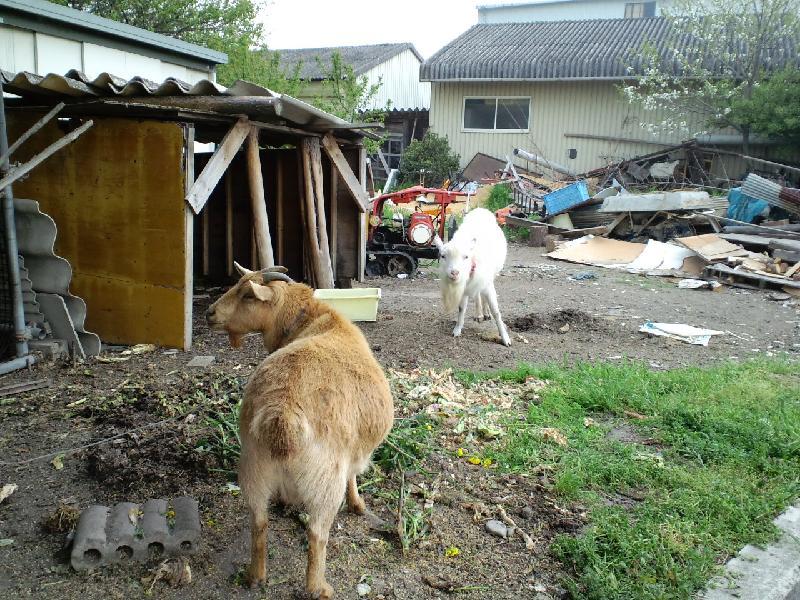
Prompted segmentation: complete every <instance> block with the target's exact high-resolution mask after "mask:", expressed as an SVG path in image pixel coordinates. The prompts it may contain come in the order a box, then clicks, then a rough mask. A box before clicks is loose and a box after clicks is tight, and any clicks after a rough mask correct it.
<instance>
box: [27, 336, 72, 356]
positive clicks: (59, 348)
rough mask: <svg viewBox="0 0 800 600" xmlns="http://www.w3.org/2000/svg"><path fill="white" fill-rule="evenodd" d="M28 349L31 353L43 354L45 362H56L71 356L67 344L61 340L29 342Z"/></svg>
mask: <svg viewBox="0 0 800 600" xmlns="http://www.w3.org/2000/svg"><path fill="white" fill-rule="evenodd" d="M28 348H29V349H30V351H31V352H41V353H42V356H44V358H45V360H56V359H59V358H67V357H68V356H69V349H68V348H67V342H66V341H65V340H60V339H44V340H29V341H28Z"/></svg>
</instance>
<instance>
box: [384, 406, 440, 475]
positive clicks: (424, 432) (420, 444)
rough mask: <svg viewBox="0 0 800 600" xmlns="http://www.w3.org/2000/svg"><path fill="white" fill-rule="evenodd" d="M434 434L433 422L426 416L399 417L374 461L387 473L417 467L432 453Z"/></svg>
mask: <svg viewBox="0 0 800 600" xmlns="http://www.w3.org/2000/svg"><path fill="white" fill-rule="evenodd" d="M432 434H433V423H432V422H431V420H430V419H429V418H427V417H425V416H422V415H416V416H413V417H409V418H405V419H397V420H396V421H395V425H394V427H392V430H391V431H390V432H389V435H388V436H387V437H386V440H384V442H383V444H381V445H380V446H379V447H378V449H377V450H375V453H374V455H373V461H374V462H375V463H376V464H377V465H378V466H379V467H380V468H381V469H382V470H383V471H384V472H386V473H391V472H392V471H397V470H401V471H404V470H406V469H410V468H416V467H418V466H419V464H420V463H421V462H422V461H423V460H424V459H425V458H426V457H427V456H428V455H429V454H430V453H431V450H432V448H431V438H432Z"/></svg>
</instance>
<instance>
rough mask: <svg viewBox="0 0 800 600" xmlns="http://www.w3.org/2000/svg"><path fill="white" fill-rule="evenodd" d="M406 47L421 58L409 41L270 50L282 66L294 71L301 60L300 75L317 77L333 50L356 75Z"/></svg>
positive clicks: (306, 77)
mask: <svg viewBox="0 0 800 600" xmlns="http://www.w3.org/2000/svg"><path fill="white" fill-rule="evenodd" d="M406 50H409V51H411V52H412V53H413V54H414V55H415V56H416V58H417V60H418V61H419V62H422V56H420V54H419V52H417V49H416V48H414V45H413V44H410V43H408V42H405V43H401V44H372V45H367V46H331V47H328V48H294V49H285V50H273V51H272V52H276V53H277V54H278V55H279V56H280V64H281V67H282V68H284V69H287V70H288V71H293V70H294V68H295V67H296V66H297V65H298V63H299V64H300V73H299V75H300V78H301V79H306V80H319V79H323V78H324V77H325V73H324V69H323V67H329V66H330V64H331V57H332V56H333V53H334V52H338V53H339V55H340V56H341V57H342V60H343V61H344V62H345V63H346V64H348V65H350V66H351V67H353V70H354V71H355V73H356V75H363V74H364V73H366V72H367V71H369V70H370V69H372V68H373V67H375V66H377V65H379V64H381V63H382V62H385V61H387V60H389V59H390V58H392V57H393V56H396V55H398V54H400V53H401V52H405V51H406ZM320 62H321V63H322V65H320Z"/></svg>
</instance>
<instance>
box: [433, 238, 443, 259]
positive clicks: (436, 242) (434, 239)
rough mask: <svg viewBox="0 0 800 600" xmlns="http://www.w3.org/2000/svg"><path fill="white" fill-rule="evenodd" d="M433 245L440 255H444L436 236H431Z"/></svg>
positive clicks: (440, 241) (440, 242) (439, 240)
mask: <svg viewBox="0 0 800 600" xmlns="http://www.w3.org/2000/svg"><path fill="white" fill-rule="evenodd" d="M433 245H434V246H436V248H437V249H438V250H439V254H440V255H442V254H444V244H443V243H442V239H441V238H440V237H439V236H438V234H437V235H434V236H433Z"/></svg>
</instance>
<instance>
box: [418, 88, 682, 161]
mask: <svg viewBox="0 0 800 600" xmlns="http://www.w3.org/2000/svg"><path fill="white" fill-rule="evenodd" d="M616 86H617V83H616V82H609V81H586V82H583V81H581V82H485V83H484V82H480V83H473V82H465V83H461V82H454V83H450V82H446V83H444V82H434V83H432V88H431V112H430V126H431V130H432V131H433V132H435V133H437V134H439V135H445V136H447V138H448V139H449V141H450V145H451V147H452V148H453V150H455V152H457V153H458V154H459V155H460V156H461V165H462V166H465V165H466V164H467V163H468V162H469V161H470V159H471V158H472V157H473V156H474V155H475V153H476V152H483V153H485V154H489V155H491V156H495V157H497V158H500V159H504V158H505V157H506V156H509V157H510V156H512V153H513V150H514V148H523V149H525V150H527V151H529V152H533V153H535V154H538V155H540V156H544V157H546V158H548V159H549V160H552V161H554V162H557V163H560V164H562V165H564V166H566V167H568V168H569V169H570V170H571V171H572V172H573V173H581V172H584V171H588V170H591V169H594V168H597V167H602V166H603V165H605V164H607V163H609V162H614V161H618V160H621V159H626V158H632V157H635V156H638V155H641V154H647V153H650V152H655V151H657V150H659V149H660V148H663V147H664V145H669V144H675V143H680V141H681V139H682V136H680V135H666V134H659V135H653V134H651V133H649V132H648V131H646V130H645V129H644V128H643V127H642V126H641V123H642V122H658V121H659V115H658V114H657V113H655V112H650V111H644V110H643V109H641V108H639V107H636V106H632V105H630V104H628V103H627V102H626V101H625V100H624V99H623V98H622V96H621V95H620V92H619V91H618V90H617V88H616ZM494 96H506V97H526V98H530V100H531V104H530V107H531V108H530V123H529V128H528V130H527V131H525V132H514V133H504V132H497V131H480V132H474V131H465V130H464V127H463V118H464V98H468V97H494ZM570 134H579V135H580V134H583V135H592V136H607V137H615V138H630V139H634V140H641V141H638V142H636V143H631V142H619V141H610V140H602V139H585V138H580V137H572V135H570ZM570 148H574V149H576V150H577V157H576V158H575V159H570V158H569V157H568V150H569V149H570ZM516 162H517V163H518V164H519V165H521V166H524V164H525V163H524V162H523V161H521V160H517V161H516Z"/></svg>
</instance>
